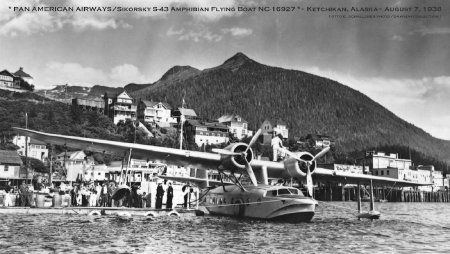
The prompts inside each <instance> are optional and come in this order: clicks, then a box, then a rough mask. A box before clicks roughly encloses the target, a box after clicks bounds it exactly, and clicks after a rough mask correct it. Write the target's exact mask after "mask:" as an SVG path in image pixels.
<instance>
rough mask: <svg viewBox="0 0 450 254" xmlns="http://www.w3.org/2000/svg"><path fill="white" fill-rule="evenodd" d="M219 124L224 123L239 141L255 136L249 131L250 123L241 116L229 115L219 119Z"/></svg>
mask: <svg viewBox="0 0 450 254" xmlns="http://www.w3.org/2000/svg"><path fill="white" fill-rule="evenodd" d="M217 121H218V122H219V123H223V124H225V125H226V126H227V127H228V131H229V132H230V133H231V135H233V136H234V137H235V138H237V139H239V140H240V139H243V138H245V137H250V136H252V135H253V132H252V131H249V130H248V122H247V121H245V119H244V118H242V117H241V116H240V115H237V114H227V115H223V116H221V117H219V119H217Z"/></svg>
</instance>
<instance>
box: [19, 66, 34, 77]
mask: <svg viewBox="0 0 450 254" xmlns="http://www.w3.org/2000/svg"><path fill="white" fill-rule="evenodd" d="M14 75H16V76H18V77H21V78H33V77H31V76H30V74H28V73H26V72H24V71H23V68H22V67H20V68H19V70H18V71H16V72H15V73H14Z"/></svg>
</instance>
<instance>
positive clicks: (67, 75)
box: [36, 62, 148, 87]
mask: <svg viewBox="0 0 450 254" xmlns="http://www.w3.org/2000/svg"><path fill="white" fill-rule="evenodd" d="M36 79H37V83H39V86H40V87H50V86H52V85H61V84H66V83H69V85H72V86H92V85H96V84H99V85H107V86H124V85H126V84H128V83H132V82H136V83H143V82H146V81H147V80H148V79H146V77H145V76H144V75H143V74H142V73H141V72H140V71H139V68H137V67H136V66H134V65H132V64H123V65H119V66H116V67H113V68H111V70H110V71H109V72H105V71H102V70H99V69H95V68H92V67H86V66H83V65H81V64H79V63H60V62H50V63H48V64H47V65H46V66H45V69H44V71H43V74H42V75H41V76H37V77H36Z"/></svg>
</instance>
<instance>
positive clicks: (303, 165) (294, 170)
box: [284, 152, 316, 178]
mask: <svg viewBox="0 0 450 254" xmlns="http://www.w3.org/2000/svg"><path fill="white" fill-rule="evenodd" d="M296 154H297V155H299V157H300V159H302V160H304V161H297V160H296V159H294V158H291V157H290V158H287V159H286V160H284V168H285V169H286V172H287V174H288V175H289V176H290V177H294V178H301V177H305V176H306V174H307V172H308V165H307V161H311V166H310V168H309V170H310V172H311V174H312V173H313V172H314V170H315V169H316V161H313V159H314V156H312V154H310V153H307V152H301V153H296Z"/></svg>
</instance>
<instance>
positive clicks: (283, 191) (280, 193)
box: [278, 189, 291, 195]
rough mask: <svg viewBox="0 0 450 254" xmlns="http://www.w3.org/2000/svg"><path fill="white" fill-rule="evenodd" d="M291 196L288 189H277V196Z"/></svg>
mask: <svg viewBox="0 0 450 254" xmlns="http://www.w3.org/2000/svg"><path fill="white" fill-rule="evenodd" d="M283 194H291V193H290V192H289V190H288V189H278V195H283Z"/></svg>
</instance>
